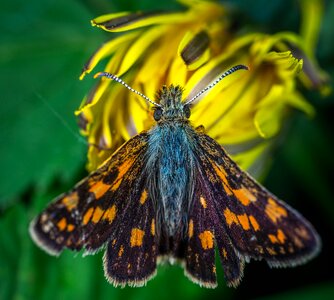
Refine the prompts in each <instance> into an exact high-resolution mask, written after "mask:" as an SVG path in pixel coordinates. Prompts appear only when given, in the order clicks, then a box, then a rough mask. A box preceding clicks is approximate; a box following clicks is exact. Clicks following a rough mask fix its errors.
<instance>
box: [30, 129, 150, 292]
mask: <svg viewBox="0 0 334 300" xmlns="http://www.w3.org/2000/svg"><path fill="white" fill-rule="evenodd" d="M147 139H148V136H147V133H145V132H144V133H141V134H139V135H137V136H135V137H134V138H132V139H131V140H129V141H128V142H127V143H125V144H124V145H123V146H121V147H120V148H119V149H118V151H116V152H115V153H114V154H113V155H112V156H111V158H110V159H109V160H107V161H106V162H105V163H104V164H103V165H102V166H101V167H100V168H99V169H98V170H96V171H95V172H93V173H91V174H90V175H89V176H88V177H87V178H85V179H83V180H82V181H80V182H79V183H78V184H77V185H76V186H75V187H74V188H73V189H72V190H71V191H69V192H67V193H64V194H62V195H60V196H59V197H57V198H56V199H55V200H54V201H53V202H52V203H51V204H50V205H49V206H48V207H47V208H46V209H45V210H44V211H43V212H42V213H41V214H40V215H39V216H37V218H36V219H34V220H33V221H32V222H31V226H30V233H31V236H32V238H33V240H34V241H35V242H36V244H38V245H39V246H40V247H41V248H43V249H44V250H46V251H47V252H48V253H50V254H53V255H58V254H60V253H61V252H62V251H63V250H64V249H65V248H68V249H71V250H77V251H79V250H81V249H84V250H85V253H87V254H89V253H94V252H96V251H97V250H99V249H102V248H105V247H106V251H105V255H104V268H105V275H106V277H107V279H108V280H109V281H110V282H111V283H113V284H114V285H122V286H124V285H126V284H129V285H133V286H140V285H143V284H145V282H146V281H147V280H148V279H149V278H150V277H152V276H153V275H154V274H155V271H156V257H157V255H156V241H155V220H154V217H155V214H154V206H153V203H152V199H150V197H149V195H148V193H147V189H146V187H145V184H146V181H145V180H146V176H145V174H144V171H143V170H144V169H145V168H143V165H144V164H145V153H146V150H147Z"/></svg>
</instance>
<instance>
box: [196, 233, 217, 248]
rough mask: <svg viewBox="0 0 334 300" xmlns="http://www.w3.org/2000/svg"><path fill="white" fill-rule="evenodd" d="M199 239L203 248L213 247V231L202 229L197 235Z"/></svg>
mask: <svg viewBox="0 0 334 300" xmlns="http://www.w3.org/2000/svg"><path fill="white" fill-rule="evenodd" d="M198 237H199V239H200V240H201V244H202V248H203V249H204V250H207V249H211V248H213V237H214V236H213V233H212V232H211V231H209V230H205V231H203V232H202V233H201V234H200V235H199V236H198Z"/></svg>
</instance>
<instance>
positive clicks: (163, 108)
mask: <svg viewBox="0 0 334 300" xmlns="http://www.w3.org/2000/svg"><path fill="white" fill-rule="evenodd" d="M182 92H183V89H182V87H180V86H178V85H177V86H174V85H171V86H163V87H162V89H161V90H160V91H159V92H158V93H157V100H158V102H159V106H155V107H154V119H155V120H156V121H164V120H184V119H188V118H189V117H190V108H189V105H185V104H184V103H183V102H182Z"/></svg>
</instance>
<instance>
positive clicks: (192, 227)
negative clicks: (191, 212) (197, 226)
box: [188, 219, 194, 239]
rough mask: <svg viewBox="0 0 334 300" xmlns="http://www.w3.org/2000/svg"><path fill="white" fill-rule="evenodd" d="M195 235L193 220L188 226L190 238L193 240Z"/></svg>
mask: <svg viewBox="0 0 334 300" xmlns="http://www.w3.org/2000/svg"><path fill="white" fill-rule="evenodd" d="M193 235H194V221H193V220H192V219H191V220H190V221H189V225H188V237H189V238H190V239H191V238H192V237H193Z"/></svg>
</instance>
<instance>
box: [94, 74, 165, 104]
mask: <svg viewBox="0 0 334 300" xmlns="http://www.w3.org/2000/svg"><path fill="white" fill-rule="evenodd" d="M97 77H107V78H109V79H113V80H115V81H117V82H119V83H120V84H122V85H124V86H125V87H126V88H127V89H128V90H130V91H131V92H134V93H135V94H137V95H138V96H140V97H142V98H144V99H145V100H146V101H148V102H150V103H152V104H153V105H155V106H159V107H161V105H160V104H158V103H156V102H154V101H153V100H151V99H150V98H149V97H147V96H145V95H144V94H142V93H141V92H139V91H137V90H135V89H134V88H132V87H131V86H129V85H128V84H126V83H125V82H124V81H123V80H122V79H121V78H119V77H117V76H116V75H114V74H111V73H108V72H99V73H97V74H95V75H94V78H97Z"/></svg>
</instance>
